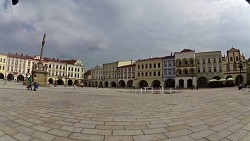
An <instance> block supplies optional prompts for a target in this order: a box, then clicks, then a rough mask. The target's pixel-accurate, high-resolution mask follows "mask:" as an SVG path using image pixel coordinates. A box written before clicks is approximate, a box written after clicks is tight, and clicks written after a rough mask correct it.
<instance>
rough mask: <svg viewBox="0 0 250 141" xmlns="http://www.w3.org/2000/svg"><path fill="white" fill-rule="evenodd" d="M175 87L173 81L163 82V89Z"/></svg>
mask: <svg viewBox="0 0 250 141" xmlns="http://www.w3.org/2000/svg"><path fill="white" fill-rule="evenodd" d="M174 86H175V81H174V80H173V79H167V80H166V81H165V87H167V88H169V87H174Z"/></svg>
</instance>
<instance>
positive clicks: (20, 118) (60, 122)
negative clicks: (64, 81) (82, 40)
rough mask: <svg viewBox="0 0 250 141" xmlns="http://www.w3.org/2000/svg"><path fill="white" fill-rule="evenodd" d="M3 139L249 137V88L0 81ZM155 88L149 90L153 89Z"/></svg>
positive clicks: (216, 140)
mask: <svg viewBox="0 0 250 141" xmlns="http://www.w3.org/2000/svg"><path fill="white" fill-rule="evenodd" d="M0 83H1V84H0V87H1V91H0V140H1V141H40V140H41V141H249V140H250V106H249V105H250V103H249V100H250V92H249V91H248V89H247V88H245V89H242V90H240V91H239V90H238V89H237V87H232V88H214V89H211V88H210V89H206V88H204V89H199V90H190V89H181V90H178V91H179V92H177V93H172V94H161V93H151V92H150V93H144V92H143V93H140V92H135V90H134V89H111V88H94V87H83V88H82V87H76V88H75V89H74V87H63V86H58V87H54V86H51V87H41V88H38V90H37V91H29V90H27V89H26V88H25V86H24V85H22V84H20V83H16V82H7V83H6V84H5V85H4V83H3V81H1V82H0ZM150 91H151V90H150Z"/></svg>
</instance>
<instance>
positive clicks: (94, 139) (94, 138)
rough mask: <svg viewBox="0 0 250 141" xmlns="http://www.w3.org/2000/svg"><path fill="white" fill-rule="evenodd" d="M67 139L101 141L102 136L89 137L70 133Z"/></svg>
mask: <svg viewBox="0 0 250 141" xmlns="http://www.w3.org/2000/svg"><path fill="white" fill-rule="evenodd" d="M69 138H73V139H79V140H82V141H103V140H104V136H102V135H90V134H81V133H72V134H71V135H70V136H69Z"/></svg>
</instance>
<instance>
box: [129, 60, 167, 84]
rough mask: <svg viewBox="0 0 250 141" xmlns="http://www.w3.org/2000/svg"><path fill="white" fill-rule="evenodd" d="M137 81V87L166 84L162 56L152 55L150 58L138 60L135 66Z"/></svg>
mask: <svg viewBox="0 0 250 141" xmlns="http://www.w3.org/2000/svg"><path fill="white" fill-rule="evenodd" d="M134 82H135V83H134V84H133V85H134V87H136V88H141V87H146V86H149V87H156V88H159V87H160V86H164V81H163V79H162V57H154V58H152V57H150V58H148V59H143V60H138V61H136V66H135V81H134Z"/></svg>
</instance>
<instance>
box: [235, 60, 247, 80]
mask: <svg viewBox="0 0 250 141" xmlns="http://www.w3.org/2000/svg"><path fill="white" fill-rule="evenodd" d="M237 65H238V67H239V69H240V83H239V84H241V83H242V82H241V81H242V79H241V77H242V75H241V71H242V69H243V67H244V66H245V65H246V62H243V61H241V60H240V61H239V62H238V63H237Z"/></svg>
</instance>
